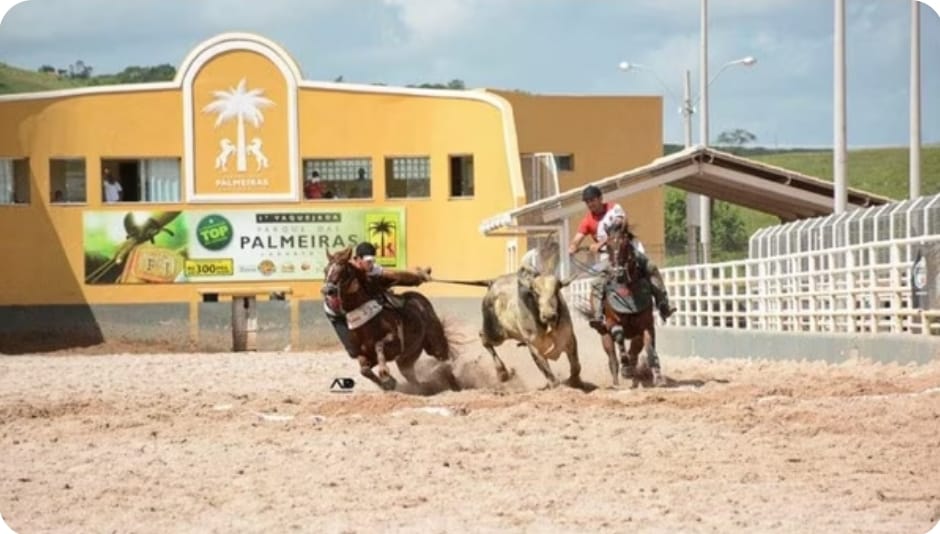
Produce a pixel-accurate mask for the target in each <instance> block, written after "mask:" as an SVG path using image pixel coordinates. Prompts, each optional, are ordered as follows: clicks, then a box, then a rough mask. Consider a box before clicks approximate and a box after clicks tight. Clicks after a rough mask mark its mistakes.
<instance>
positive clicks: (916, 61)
mask: <svg viewBox="0 0 940 534" xmlns="http://www.w3.org/2000/svg"><path fill="white" fill-rule="evenodd" d="M919 4H920V3H919V2H918V1H917V0H911V89H910V92H911V118H910V127H911V142H910V144H911V147H910V164H909V165H910V198H912V199H913V198H917V197H919V196H920V5H919Z"/></svg>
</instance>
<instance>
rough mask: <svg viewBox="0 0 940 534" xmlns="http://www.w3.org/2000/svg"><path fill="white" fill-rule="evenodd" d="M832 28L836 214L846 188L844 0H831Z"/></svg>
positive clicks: (842, 206) (844, 201)
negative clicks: (833, 0) (833, 20)
mask: <svg viewBox="0 0 940 534" xmlns="http://www.w3.org/2000/svg"><path fill="white" fill-rule="evenodd" d="M833 18H834V19H835V25H834V26H835V28H834V31H833V33H834V36H833V40H832V63H833V65H832V77H833V83H832V88H833V95H832V100H833V106H832V107H833V113H832V130H833V131H832V137H833V145H834V146H833V150H832V182H833V194H834V195H835V198H834V199H833V210H832V212H833V213H835V214H836V215H838V214H840V213H842V212H844V211H845V205H846V204H847V203H848V188H847V186H846V183H845V179H846V167H847V166H848V150H847V149H846V138H845V137H846V135H845V132H846V127H845V0H835V16H834V17H833Z"/></svg>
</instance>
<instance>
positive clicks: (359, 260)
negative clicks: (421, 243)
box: [323, 242, 431, 358]
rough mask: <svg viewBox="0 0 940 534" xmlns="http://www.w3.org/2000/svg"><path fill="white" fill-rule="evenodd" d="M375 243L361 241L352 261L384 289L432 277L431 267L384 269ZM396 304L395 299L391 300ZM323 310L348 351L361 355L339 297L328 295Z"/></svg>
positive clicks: (412, 284) (414, 284)
mask: <svg viewBox="0 0 940 534" xmlns="http://www.w3.org/2000/svg"><path fill="white" fill-rule="evenodd" d="M375 253H376V250H375V245H373V244H372V243H367V242H363V243H359V244H358V245H356V250H355V252H354V253H353V258H352V259H351V260H350V262H351V263H352V264H353V265H355V266H356V267H357V268H359V269H362V270H363V271H365V272H366V273H368V274H369V278H370V279H371V280H373V281H375V282H377V283H378V284H379V285H380V286H382V287H383V288H384V289H386V290H387V289H389V288H391V287H392V286H419V285H421V284H422V283H424V282H427V281H429V280H430V279H431V273H430V269H428V270H422V269H418V270H417V271H416V272H409V271H399V270H396V269H384V268H383V267H382V266H381V265H379V264H377V263H375ZM390 304H392V305H394V300H392V301H391V302H390ZM323 311H324V312H325V313H326V317H327V319H329V320H330V324H332V325H333V330H335V331H336V336H337V337H339V339H340V341H341V342H342V343H343V347H345V348H346V352H347V353H349V355H350V356H351V357H353V358H356V357H358V356H359V354H358V350H357V348H356V347H354V346H352V343H351V342H350V340H349V325H348V324H347V323H346V314H345V312H343V310H342V308H340V301H339V298H331V297H327V298H325V299H324V300H323Z"/></svg>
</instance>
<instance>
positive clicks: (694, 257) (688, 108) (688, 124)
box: [619, 61, 701, 265]
mask: <svg viewBox="0 0 940 534" xmlns="http://www.w3.org/2000/svg"><path fill="white" fill-rule="evenodd" d="M619 68H620V70H622V71H624V72H626V71H629V70H631V69H636V70H645V71H649V73H650V74H652V75H653V77H654V78H655V79H656V81H657V82H659V85H660V86H661V87H662V88H663V90H664V91H665V92H666V93H668V94H670V95H672V96H673V98H675V95H674V94H673V92H672V90H671V89H669V86H667V85H666V84H665V83H664V82H663V80H662V79H661V78H660V77H659V75H658V74H656V71H655V70H653V69H651V68H649V67H647V66H645V65H640V64H638V63H630V62H627V61H621V62H620V65H619ZM690 79H691V74H690V73H689V70H688V69H686V71H685V76H684V77H683V84H682V88H683V91H682V107H681V108H679V112H680V113H682V133H683V140H684V142H685V148H689V147H691V146H692V113H694V112H695V110H694V109H693V108H692V89H691V82H690ZM700 204H701V201H700V200H699V195H697V194H695V193H686V196H685V231H686V255H687V257H688V263H689V265H695V264H697V263H698V242H699V227H698V221H699V213H698V210H699V205H700Z"/></svg>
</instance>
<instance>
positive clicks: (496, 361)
mask: <svg viewBox="0 0 940 534" xmlns="http://www.w3.org/2000/svg"><path fill="white" fill-rule="evenodd" d="M483 347H485V348H486V350H487V351H488V352H489V353H490V356H492V357H493V365H495V366H496V376H498V377H499V381H500V382H506V381H508V380H509V379H510V378H512V377H513V375H515V374H516V370H515V369H513V370H511V371H510V370H508V369H506V364H504V363H503V360H501V359H500V358H499V355H498V354H496V349H495V348H494V347H493V345H490V344H489V343H484V344H483Z"/></svg>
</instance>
